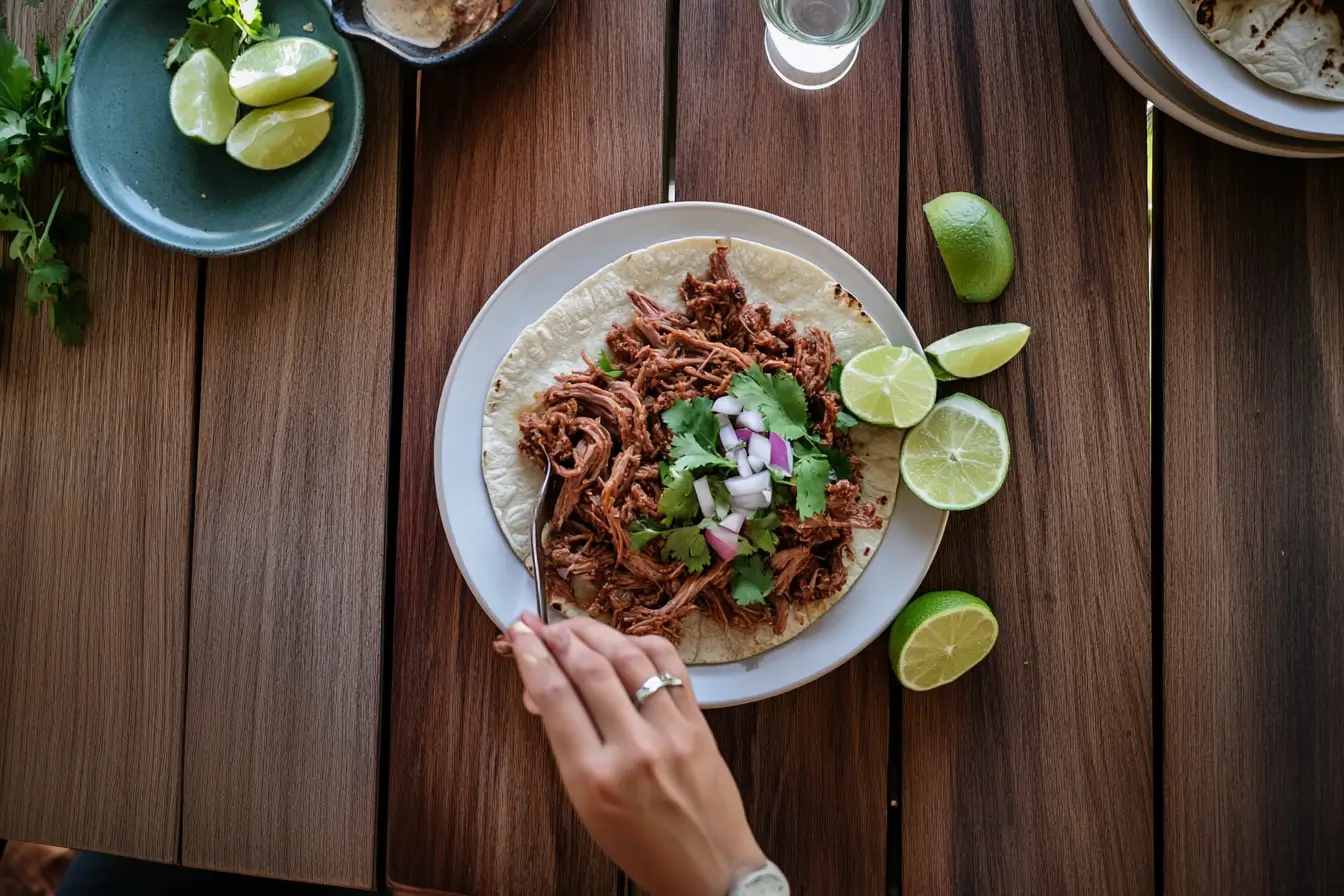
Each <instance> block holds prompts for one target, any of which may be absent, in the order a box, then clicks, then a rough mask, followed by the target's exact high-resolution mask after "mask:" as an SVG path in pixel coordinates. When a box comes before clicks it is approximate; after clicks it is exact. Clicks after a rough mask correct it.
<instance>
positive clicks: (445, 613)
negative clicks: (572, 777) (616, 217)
mask: <svg viewBox="0 0 1344 896" xmlns="http://www.w3.org/2000/svg"><path fill="white" fill-rule="evenodd" d="M665 28H666V23H665V20H664V7H663V4H661V3H638V4H628V5H627V4H614V3H609V2H602V0H564V2H561V3H558V4H557V5H556V9H555V12H554V13H553V15H552V17H551V20H550V21H549V22H548V23H547V24H546V26H545V27H544V28H543V29H542V31H541V33H540V34H539V35H538V36H537V38H536V40H535V41H534V42H533V43H532V44H530V45H529V46H528V47H526V48H523V49H522V50H520V51H519V52H517V54H516V55H514V56H513V57H511V58H510V59H508V60H507V61H504V62H499V63H491V64H488V65H482V66H481V67H479V68H474V69H466V70H452V71H448V70H445V71H439V72H426V73H425V74H424V76H423V82H422V91H421V98H420V109H421V117H420V129H419V142H418V145H417V148H416V181H415V200H414V211H413V221H414V223H413V227H412V240H411V281H410V296H409V303H408V309H407V326H406V330H407V350H406V380H405V404H404V407H403V438H402V455H401V488H400V513H399V523H398V531H397V584H396V589H397V590H396V619H395V623H394V626H395V633H394V639H393V644H394V646H393V676H394V677H393V693H392V723H391V724H392V732H391V737H392V743H391V762H390V774H389V777H390V781H389V785H388V786H389V794H388V837H387V842H388V878H389V881H391V882H394V883H396V884H399V885H403V886H408V887H425V888H432V889H438V890H446V891H451V892H455V893H464V894H496V893H498V894H515V893H517V894H521V893H549V892H557V893H584V894H600V893H612V892H614V891H615V888H616V886H617V873H616V869H615V868H614V867H613V866H612V865H611V864H610V863H608V862H607V861H606V859H605V858H603V856H602V854H601V853H600V852H599V851H598V849H597V848H596V846H595V845H594V844H593V843H592V841H591V840H590V839H589V837H588V835H587V834H586V833H585V832H584V831H583V829H582V828H581V826H580V825H579V823H578V819H577V818H576V817H575V816H574V814H573V811H572V809H570V807H569V804H568V801H567V799H566V798H565V796H564V794H563V792H562V790H561V788H560V783H559V779H558V777H557V775H556V774H555V771H554V764H553V762H552V759H551V756H550V754H549V751H548V749H547V747H546V743H545V740H544V738H543V736H542V731H541V727H540V725H539V724H538V722H537V720H536V719H535V718H533V717H531V716H529V715H527V713H526V712H524V710H523V708H522V704H521V701H520V697H521V690H520V687H519V684H518V680H517V674H516V673H515V671H514V670H513V669H512V668H511V667H510V665H509V664H507V663H504V662H501V661H500V660H499V659H498V658H496V657H495V655H494V651H493V650H492V649H491V647H490V642H491V640H492V639H493V637H494V635H495V629H494V626H493V625H492V624H491V622H490V620H489V618H488V617H487V616H486V615H485V613H484V612H483V611H482V610H481V609H480V607H479V606H477V604H476V601H475V599H474V598H473V596H472V594H471V592H470V591H469V590H468V589H467V588H466V586H465V585H464V583H463V581H462V579H461V577H460V576H459V574H458V573H457V571H456V569H455V567H454V564H453V559H452V553H451V551H450V549H449V546H448V542H447V539H446V538H445V536H444V533H443V528H442V526H441V524H440V521H439V511H438V504H437V501H436V498H435V492H434V477H433V463H434V459H433V451H432V448H433V444H434V421H435V414H436V409H437V407H438V402H439V393H440V391H441V390H442V388H443V380H444V376H445V375H446V374H447V372H448V367H449V364H450V363H451V361H452V358H453V353H454V352H455V351H456V349H457V345H458V343H459V342H460V340H461V338H462V334H463V333H464V332H465V331H466V328H467V326H468V325H469V324H470V323H471V320H472V318H473V317H474V316H475V314H476V311H477V309H478V308H479V307H480V306H481V305H482V304H483V303H484V302H485V300H486V299H487V298H488V297H489V295H490V294H491V292H493V291H494V289H495V287H496V286H497V285H498V284H499V283H500V282H501V281H502V280H503V279H504V278H505V276H507V275H508V273H509V272H510V271H511V270H512V269H513V268H514V267H516V266H517V265H518V264H519V263H521V262H522V261H523V260H524V259H526V258H527V257H528V255H530V254H531V253H532V252H534V251H535V250H537V249H539V248H541V247H542V246H543V245H545V244H546V243H547V242H548V241H549V240H551V239H553V238H555V237H557V236H559V235H561V234H562V233H564V232H565V231H567V230H569V229H571V228H573V227H576V226H578V225H580V224H583V223H585V222H587V221H589V220H592V219H593V218H597V217H600V216H602V215H605V214H608V213H611V212H615V211H619V210H621V209H625V208H630V207H633V206H639V205H646V204H649V203H652V202H657V201H658V198H659V192H660V183H661V181H660V171H661V164H662V161H661V142H660V141H661V138H662V101H663V100H662V68H663V65H662V63H663V60H662V54H661V52H660V50H659V48H661V47H662V46H663V39H664V33H665ZM558 297H559V296H558V294H557V298H558ZM524 323H526V322H525V321H520V322H519V326H520V327H521V326H522V325H523V324H524ZM469 423H470V425H475V423H474V422H470V421H469ZM461 475H462V476H463V477H467V476H479V475H480V471H479V470H476V469H472V470H463V471H461ZM481 524H482V525H488V526H493V525H494V521H493V520H488V519H487V520H482V522H481Z"/></svg>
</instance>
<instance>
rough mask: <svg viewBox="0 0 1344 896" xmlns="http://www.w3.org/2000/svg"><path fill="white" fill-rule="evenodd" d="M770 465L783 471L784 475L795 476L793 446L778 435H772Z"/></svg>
mask: <svg viewBox="0 0 1344 896" xmlns="http://www.w3.org/2000/svg"><path fill="white" fill-rule="evenodd" d="M769 463H770V466H772V467H779V468H780V469H781V470H783V471H784V475H786V476H792V475H793V446H792V445H790V444H789V443H788V441H787V440H785V439H784V438H783V437H782V436H780V435H779V434H778V433H773V432H772V433H770V460H769Z"/></svg>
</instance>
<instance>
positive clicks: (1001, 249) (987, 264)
mask: <svg viewBox="0 0 1344 896" xmlns="http://www.w3.org/2000/svg"><path fill="white" fill-rule="evenodd" d="M924 216H925V217H926V218H928V219H929V227H930V228H932V229H933V238H934V240H936V241H937V243H938V251H939V253H941V254H942V256H943V264H944V266H946V267H947V273H948V276H950V277H951V278H952V288H953V289H955V290H956V291H957V295H959V296H961V297H962V298H963V299H965V300H966V301H968V302H992V301H993V300H994V299H997V298H998V297H999V294H1000V293H1002V292H1003V290H1004V287H1006V286H1007V285H1008V280H1009V279H1010V278H1011V277H1012V276H1013V237H1012V234H1010V233H1009V232H1008V224H1007V223H1006V222H1005V221H1004V220H1003V215H1000V214H999V213H998V210H997V209H995V208H994V206H992V205H990V204H989V202H988V201H986V200H985V199H983V198H981V197H980V196H977V195H975V194H974V193H944V194H943V195H941V196H939V197H937V198H936V199H933V200H931V201H930V202H928V203H926V204H925V205H924Z"/></svg>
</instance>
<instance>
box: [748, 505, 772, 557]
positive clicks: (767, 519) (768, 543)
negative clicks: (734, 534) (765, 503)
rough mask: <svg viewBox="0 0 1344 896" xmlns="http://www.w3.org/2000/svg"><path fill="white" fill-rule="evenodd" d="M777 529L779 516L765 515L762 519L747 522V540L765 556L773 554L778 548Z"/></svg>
mask: <svg viewBox="0 0 1344 896" xmlns="http://www.w3.org/2000/svg"><path fill="white" fill-rule="evenodd" d="M778 528H779V516H778V515H777V514H775V513H767V514H766V515H765V516H763V517H758V518H757V519H754V520H748V521H747V538H748V539H750V540H751V543H752V544H753V545H755V546H756V548H757V549H758V550H762V551H764V552H765V553H767V554H773V553H774V552H775V549H776V548H777V547H779V535H778V534H777V533H776V531H775V530H776V529H778Z"/></svg>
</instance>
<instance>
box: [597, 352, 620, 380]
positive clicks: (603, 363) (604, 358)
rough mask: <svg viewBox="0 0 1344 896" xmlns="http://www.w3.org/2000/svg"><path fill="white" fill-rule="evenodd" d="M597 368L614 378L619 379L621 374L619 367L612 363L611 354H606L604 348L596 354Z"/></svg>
mask: <svg viewBox="0 0 1344 896" xmlns="http://www.w3.org/2000/svg"><path fill="white" fill-rule="evenodd" d="M597 369H598V370H601V371H602V372H603V373H605V374H606V375H607V376H609V377H611V378H612V379H614V380H615V379H620V378H621V376H622V371H621V368H619V367H616V366H613V365H612V363H611V355H608V354H607V350H606V349H602V352H601V353H600V354H599V355H598V356H597Z"/></svg>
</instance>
